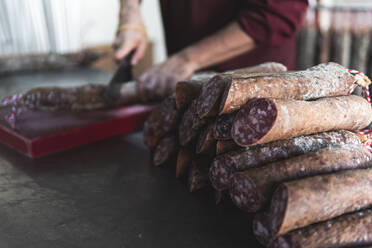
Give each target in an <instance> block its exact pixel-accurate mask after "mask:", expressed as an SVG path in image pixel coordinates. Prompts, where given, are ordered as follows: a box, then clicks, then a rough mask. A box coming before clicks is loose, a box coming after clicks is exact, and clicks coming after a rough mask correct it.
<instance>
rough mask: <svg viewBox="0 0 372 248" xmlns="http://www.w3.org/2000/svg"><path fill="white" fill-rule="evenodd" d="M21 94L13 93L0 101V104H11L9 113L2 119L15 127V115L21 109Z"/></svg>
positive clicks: (18, 113) (17, 114) (20, 111)
mask: <svg viewBox="0 0 372 248" xmlns="http://www.w3.org/2000/svg"><path fill="white" fill-rule="evenodd" d="M22 98H23V94H22V93H20V94H15V95H13V96H8V97H6V98H4V99H3V100H2V101H0V106H4V107H5V106H9V105H11V106H12V107H11V109H10V113H9V114H8V115H6V116H5V117H4V119H5V120H6V121H7V122H8V123H9V125H10V127H11V128H13V129H15V128H16V121H17V116H19V115H20V114H21V113H22V109H21V108H20V106H19V103H20V102H21V101H22Z"/></svg>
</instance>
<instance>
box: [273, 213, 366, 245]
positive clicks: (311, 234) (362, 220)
mask: <svg viewBox="0 0 372 248" xmlns="http://www.w3.org/2000/svg"><path fill="white" fill-rule="evenodd" d="M371 230H372V210H370V209H367V210H362V211H358V212H355V213H351V214H345V215H342V216H339V217H337V218H334V219H330V220H328V221H325V222H321V223H318V224H314V225H311V226H308V227H305V228H302V229H299V230H295V231H293V232H290V233H288V234H285V235H283V236H280V237H278V238H276V239H275V240H273V241H272V242H271V243H270V245H269V246H268V247H269V248H313V247H324V248H328V247H365V248H366V247H371V246H370V245H371V244H372V232H371Z"/></svg>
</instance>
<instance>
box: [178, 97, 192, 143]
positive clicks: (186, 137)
mask: <svg viewBox="0 0 372 248" xmlns="http://www.w3.org/2000/svg"><path fill="white" fill-rule="evenodd" d="M195 107H196V101H195V100H194V101H193V102H192V103H191V105H190V106H189V108H188V109H187V110H186V111H185V113H184V114H183V116H182V119H181V122H180V124H179V130H178V135H179V142H180V144H181V145H182V146H185V145H187V144H188V143H189V142H190V141H191V140H192V139H193V138H194V137H195V136H196V132H195V130H194V129H193V128H192V123H193V118H194V113H195Z"/></svg>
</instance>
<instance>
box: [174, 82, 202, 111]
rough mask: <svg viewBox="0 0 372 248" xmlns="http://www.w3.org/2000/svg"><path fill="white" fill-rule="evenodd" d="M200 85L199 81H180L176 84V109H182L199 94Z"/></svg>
mask: <svg viewBox="0 0 372 248" xmlns="http://www.w3.org/2000/svg"><path fill="white" fill-rule="evenodd" d="M201 87H202V82H200V81H182V82H178V83H177V85H176V105H177V109H178V110H184V109H186V107H187V106H188V105H189V104H190V103H191V101H192V100H194V99H195V98H196V97H198V96H199V94H200V91H201Z"/></svg>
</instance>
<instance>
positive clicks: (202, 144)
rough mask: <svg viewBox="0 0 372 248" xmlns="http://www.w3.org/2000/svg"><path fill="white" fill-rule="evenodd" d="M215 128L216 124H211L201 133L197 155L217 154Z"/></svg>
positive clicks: (197, 145) (197, 144)
mask: <svg viewBox="0 0 372 248" xmlns="http://www.w3.org/2000/svg"><path fill="white" fill-rule="evenodd" d="M213 127H214V123H210V124H209V125H208V126H207V127H205V128H204V129H203V130H202V131H201V133H200V135H199V137H198V141H197V143H196V153H197V154H206V155H214V154H215V153H216V140H215V139H214V137H213Z"/></svg>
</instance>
